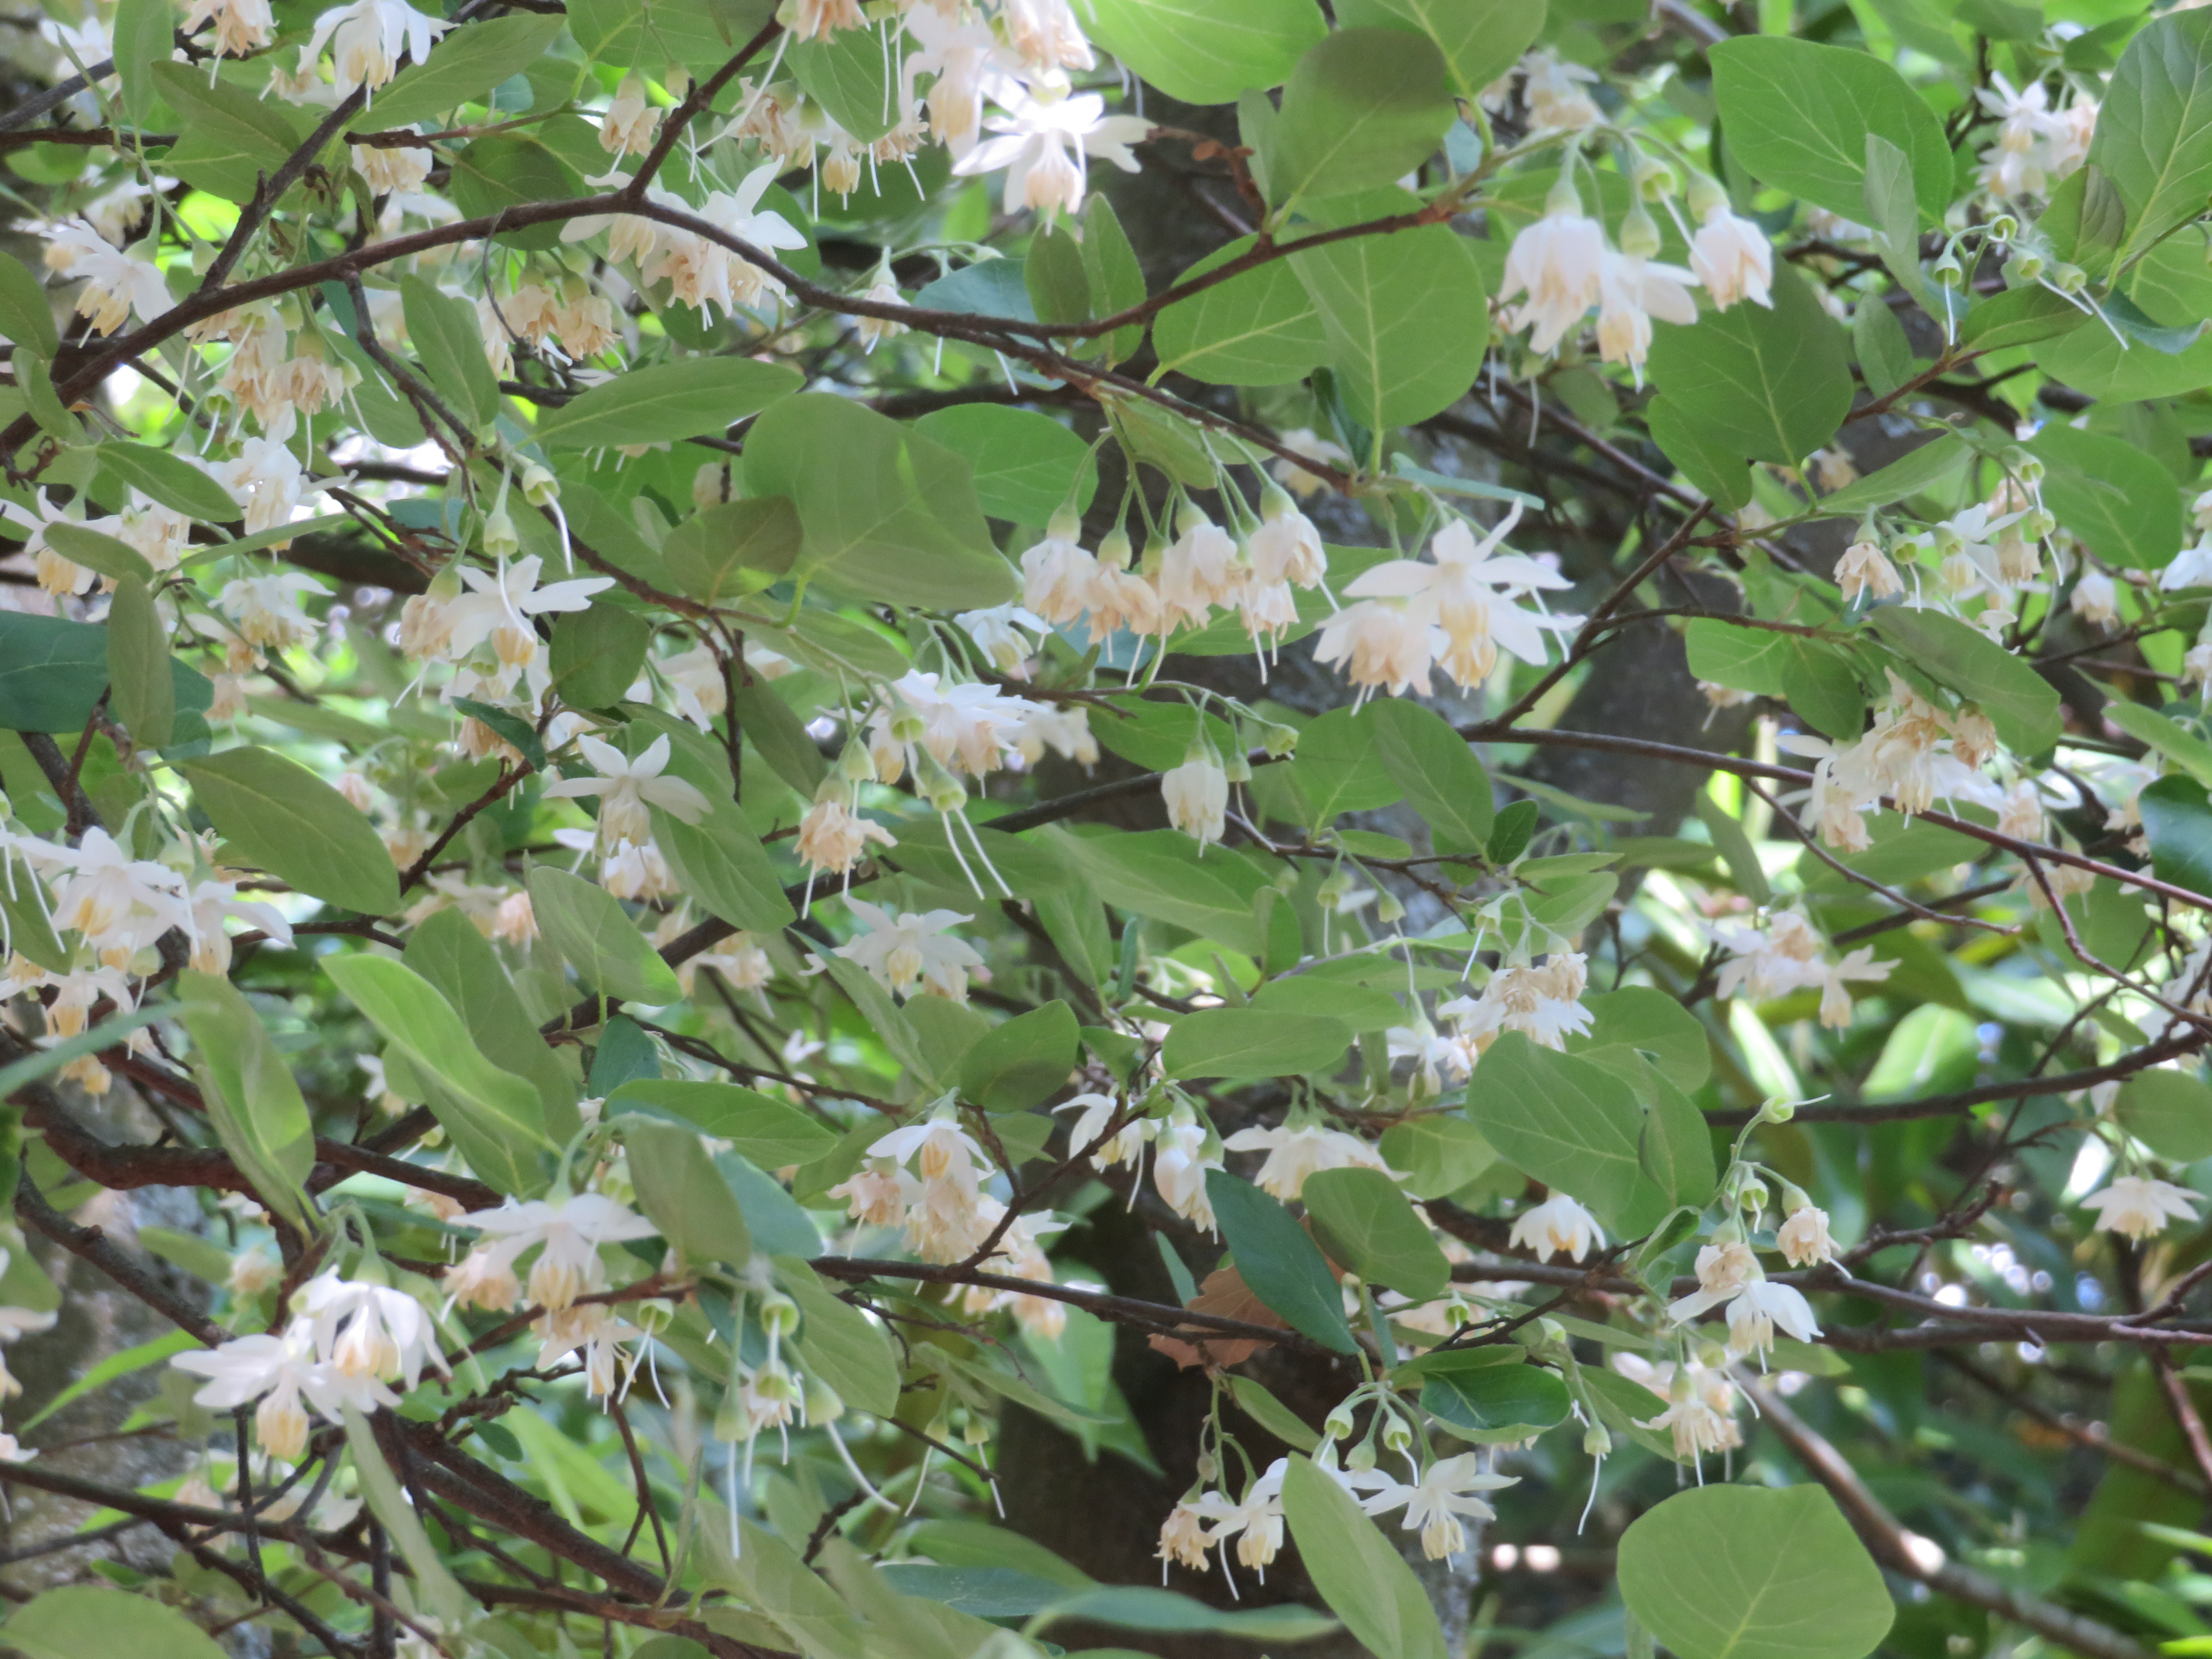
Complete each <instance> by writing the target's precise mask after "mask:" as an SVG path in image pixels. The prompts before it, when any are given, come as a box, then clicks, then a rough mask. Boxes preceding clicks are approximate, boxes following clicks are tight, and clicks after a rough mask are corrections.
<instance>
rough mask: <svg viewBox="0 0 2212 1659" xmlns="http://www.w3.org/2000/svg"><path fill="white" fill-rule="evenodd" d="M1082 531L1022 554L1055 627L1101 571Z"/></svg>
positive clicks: (1078, 606)
mask: <svg viewBox="0 0 2212 1659" xmlns="http://www.w3.org/2000/svg"><path fill="white" fill-rule="evenodd" d="M916 15H917V16H919V15H925V14H923V13H917V14H916ZM1080 530H1081V525H1080V522H1079V520H1077V518H1076V516H1075V515H1074V514H1073V513H1055V514H1054V517H1053V521H1052V523H1051V524H1050V525H1049V526H1047V528H1046V531H1045V534H1044V539H1043V540H1042V541H1040V542H1038V543H1037V544H1036V545H1035V546H1033V547H1031V548H1030V550H1028V551H1027V552H1025V553H1024V554H1023V555H1022V582H1023V586H1022V603H1023V605H1025V606H1027V607H1028V608H1029V609H1030V611H1033V612H1035V613H1036V615H1038V616H1040V617H1043V618H1044V619H1045V620H1046V621H1047V622H1048V623H1052V624H1053V625H1054V626H1055V627H1060V628H1065V627H1066V626H1067V625H1068V624H1069V623H1073V621H1074V620H1075V619H1076V618H1077V617H1080V616H1081V615H1082V614H1083V609H1084V605H1085V593H1086V592H1087V590H1088V589H1089V587H1090V585H1091V578H1092V577H1094V576H1095V575H1097V572H1098V562H1097V560H1096V559H1094V558H1092V557H1091V555H1090V554H1089V553H1087V552H1085V550H1084V549H1083V546H1082V544H1080V543H1079V542H1078V541H1077V540H1076V537H1077V535H1078V534H1079V532H1080Z"/></svg>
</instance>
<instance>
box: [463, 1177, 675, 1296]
mask: <svg viewBox="0 0 2212 1659" xmlns="http://www.w3.org/2000/svg"><path fill="white" fill-rule="evenodd" d="M460 1222H461V1225H464V1226H467V1227H474V1228H477V1230H478V1231H481V1232H483V1234H484V1235H485V1237H487V1238H489V1239H490V1240H492V1241H494V1242H493V1243H491V1244H490V1246H489V1249H490V1251H491V1260H490V1261H488V1262H486V1263H485V1265H484V1267H483V1269H482V1270H481V1271H482V1272H483V1273H484V1274H485V1275H489V1274H491V1273H493V1272H494V1271H495V1269H497V1268H501V1267H505V1268H510V1269H511V1268H512V1267H513V1265H514V1263H515V1262H516V1261H518V1260H520V1257H521V1256H522V1255H523V1253H524V1252H526V1251H527V1250H529V1249H532V1248H533V1247H537V1248H538V1259H537V1261H535V1262H533V1263H532V1265H531V1269H530V1283H529V1295H530V1299H531V1300H532V1302H534V1303H536V1304H538V1306H539V1307H541V1308H544V1309H546V1310H548V1311H549V1312H559V1311H560V1310H563V1309H566V1308H568V1307H571V1306H573V1305H574V1303H575V1300H576V1298H577V1297H580V1296H588V1295H590V1294H591V1293H592V1292H593V1291H601V1290H605V1288H606V1266H605V1263H604V1262H602V1261H600V1260H599V1246H600V1245H602V1244H620V1243H624V1242H626V1241H628V1240H630V1239H636V1238H649V1237H652V1236H653V1234H654V1233H655V1232H657V1231H659V1229H658V1228H656V1227H655V1226H654V1225H653V1223H652V1222H650V1221H648V1220H647V1219H646V1218H644V1217H643V1216H641V1215H639V1214H638V1213H637V1212H635V1211H634V1210H632V1209H630V1208H629V1207H628V1206H626V1205H622V1204H617V1202H615V1200H612V1199H611V1198H608V1197H605V1196H604V1195H603V1194H599V1193H577V1194H573V1195H571V1196H569V1197H567V1198H562V1199H556V1200H547V1199H532V1200H530V1201H529V1202H527V1203H520V1202H517V1201H516V1200H513V1199H509V1200H507V1202H506V1203H504V1204H502V1205H501V1206H499V1208H497V1209H495V1210H471V1212H468V1213H467V1214H466V1215H464V1216H462V1217H461V1218H460Z"/></svg>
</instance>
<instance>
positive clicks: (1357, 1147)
mask: <svg viewBox="0 0 2212 1659" xmlns="http://www.w3.org/2000/svg"><path fill="white" fill-rule="evenodd" d="M1222 1145H1223V1146H1225V1147H1227V1148H1228V1149H1229V1150H1230V1151H1231V1152H1266V1153H1267V1157H1266V1158H1265V1159H1263V1160H1262V1161H1261V1164H1260V1170H1259V1173H1258V1174H1257V1175H1255V1176H1253V1178H1252V1179H1253V1184H1254V1185H1255V1186H1257V1187H1259V1188H1261V1190H1263V1191H1265V1192H1268V1193H1272V1194H1273V1195H1274V1196H1275V1197H1277V1198H1279V1199H1281V1200H1283V1201H1284V1202H1285V1203H1288V1202H1289V1201H1290V1200H1292V1199H1294V1198H1296V1197H1297V1195H1298V1194H1300V1193H1301V1192H1303V1191H1304V1190H1305V1184H1306V1181H1307V1179H1308V1177H1310V1176H1316V1175H1319V1174H1320V1173H1321V1172H1322V1170H1355V1169H1356V1170H1381V1171H1382V1172H1383V1174H1384V1175H1387V1176H1389V1177H1390V1178H1391V1179H1392V1180H1393V1181H1401V1180H1403V1179H1404V1178H1405V1177H1404V1176H1401V1175H1400V1174H1399V1173H1398V1172H1397V1171H1396V1170H1394V1169H1392V1168H1391V1167H1390V1166H1389V1164H1385V1163H1384V1162H1383V1154H1382V1153H1380V1152H1376V1150H1375V1148H1374V1147H1372V1146H1369V1145H1368V1144H1367V1143H1366V1142H1365V1141H1364V1140H1362V1139H1360V1138H1359V1137H1358V1135H1350V1134H1346V1133H1344V1131H1342V1130H1341V1129H1325V1128H1322V1127H1321V1126H1320V1125H1319V1124H1316V1123H1305V1124H1299V1125H1296V1126H1293V1125H1291V1124H1288V1123H1285V1124H1284V1125H1282V1126H1281V1127H1279V1128H1273V1129H1266V1128H1250V1129H1239V1130H1238V1131H1237V1133H1235V1134H1233V1135H1231V1136H1230V1137H1229V1139H1227V1140H1225V1141H1224V1142H1223V1143H1222Z"/></svg>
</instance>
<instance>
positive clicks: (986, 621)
mask: <svg viewBox="0 0 2212 1659" xmlns="http://www.w3.org/2000/svg"><path fill="white" fill-rule="evenodd" d="M952 620H953V621H954V622H956V623H959V624H960V626H961V627H962V628H963V629H966V630H967V634H968V637H969V639H971V640H973V641H975V645H976V647H977V649H979V650H981V652H982V653H983V654H984V655H985V656H986V657H988V658H989V659H991V661H992V663H993V664H994V665H996V666H997V668H998V670H999V671H1000V673H1001V674H1011V673H1012V672H1013V671H1015V670H1016V669H1017V668H1019V667H1020V666H1021V665H1022V659H1024V657H1027V656H1028V655H1029V654H1030V652H1032V651H1033V650H1035V649H1036V646H1035V644H1034V643H1033V642H1032V641H1030V640H1029V639H1028V638H1027V637H1026V636H1025V635H1023V634H1022V632H1021V630H1022V629H1024V628H1027V629H1034V630H1036V632H1037V633H1040V634H1042V633H1045V632H1047V631H1048V630H1049V629H1050V628H1051V627H1052V624H1051V623H1048V622H1047V621H1046V620H1045V619H1044V618H1043V617H1040V616H1037V615H1036V614H1035V613H1034V612H1032V611H1025V610H1024V609H1023V608H1022V607H1021V606H1020V605H994V606H993V607H992V608H991V609H990V610H988V611H962V612H960V613H959V615H957V616H956V617H953V619H952Z"/></svg>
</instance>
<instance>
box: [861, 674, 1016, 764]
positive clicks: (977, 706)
mask: <svg viewBox="0 0 2212 1659" xmlns="http://www.w3.org/2000/svg"><path fill="white" fill-rule="evenodd" d="M890 693H891V696H890V698H889V699H887V700H886V701H885V702H884V704H882V705H881V706H879V707H878V708H877V710H876V712H875V714H874V715H873V717H872V719H871V720H870V723H869V736H868V749H869V752H870V753H871V754H872V756H873V757H875V763H876V776H877V778H878V781H882V782H884V783H896V782H897V781H898V780H899V778H900V776H901V775H902V774H903V773H904V772H905V770H906V769H907V768H908V765H910V764H911V763H912V756H913V751H914V748H915V744H920V745H921V747H922V748H924V749H927V750H928V751H929V752H930V754H931V756H932V757H934V758H935V759H936V760H937V761H938V762H939V763H940V764H943V765H945V766H949V767H952V768H955V769H957V770H959V771H963V772H965V773H967V774H968V775H969V776H970V777H977V778H980V777H981V776H982V775H984V774H985V773H986V772H988V771H990V770H991V769H993V768H994V767H995V766H997V765H998V764H1000V760H1001V758H1002V757H1003V756H1004V755H1005V753H1006V750H1007V748H1008V747H1009V741H1010V738H1009V734H1010V732H1012V729H1013V728H1014V727H1016V726H1018V725H1019V724H1020V723H1021V721H1022V720H1024V719H1026V718H1027V717H1028V716H1029V715H1030V714H1032V713H1033V712H1035V710H1036V707H1037V705H1036V703H1034V702H1030V700H1029V699H1027V698H1026V697H1015V696H1007V695H1006V693H1004V692H1002V691H1000V690H999V688H998V687H996V686H995V685H985V684H982V683H981V681H970V682H969V683H968V684H958V683H957V682H955V681H952V680H951V679H948V678H945V677H944V676H942V675H939V674H926V673H923V672H921V671H920V670H914V671H909V672H908V673H906V674H905V675H903V676H902V677H901V678H899V679H897V680H896V681H894V682H892V684H891V685H890Z"/></svg>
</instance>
